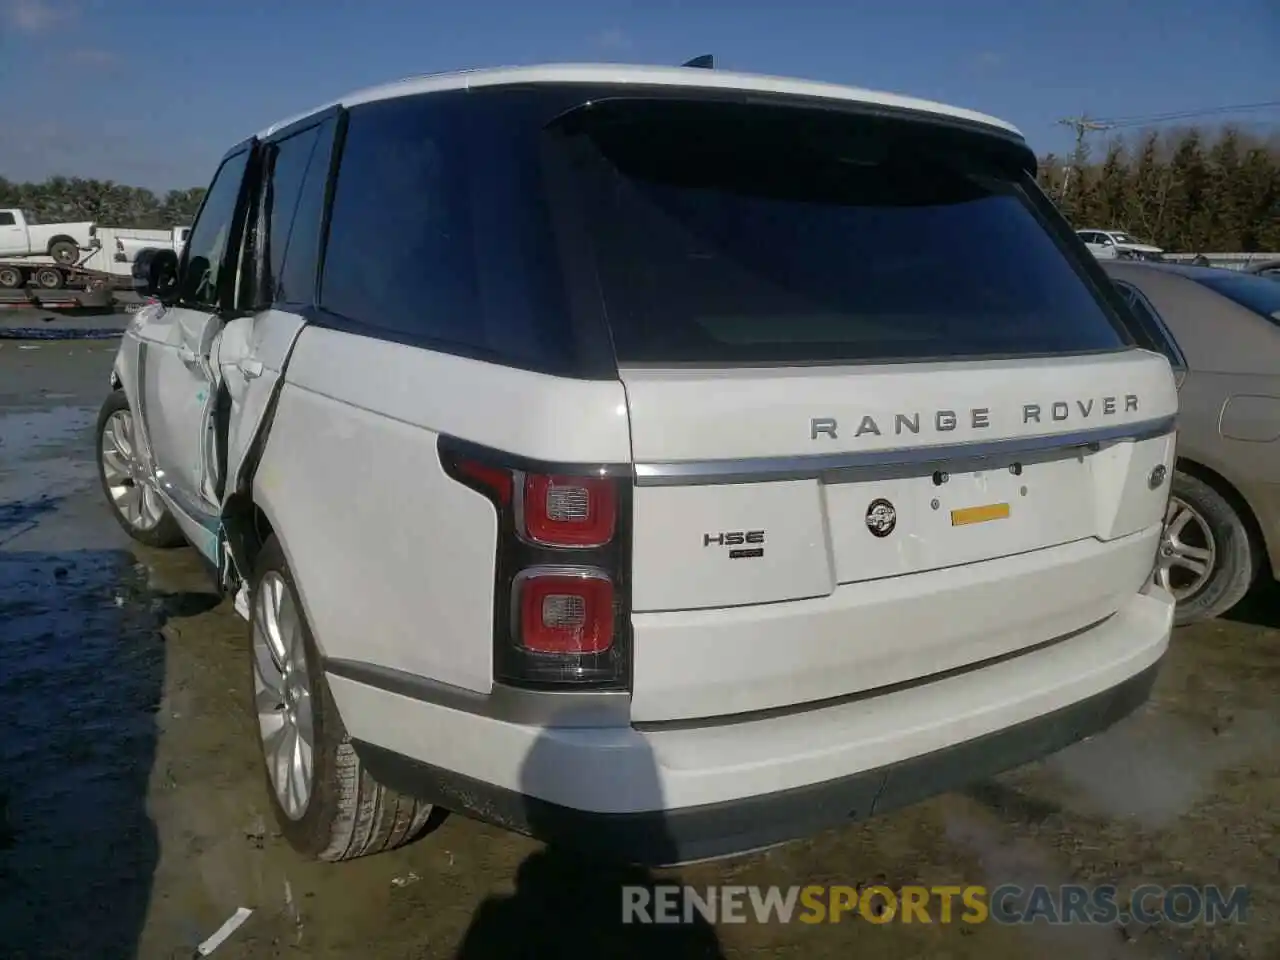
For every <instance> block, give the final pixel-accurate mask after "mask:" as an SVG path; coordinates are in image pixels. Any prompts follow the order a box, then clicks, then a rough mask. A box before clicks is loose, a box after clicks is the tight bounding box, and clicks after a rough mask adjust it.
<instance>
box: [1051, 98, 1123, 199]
mask: <svg viewBox="0 0 1280 960" xmlns="http://www.w3.org/2000/svg"><path fill="white" fill-rule="evenodd" d="M1058 123H1059V124H1061V125H1062V126H1064V127H1071V128H1072V129H1073V130H1075V132H1076V148H1075V151H1074V152H1073V153H1072V154H1071V165H1070V166H1068V167H1067V174H1066V176H1065V177H1064V178H1063V180H1062V198H1063V199H1064V200H1065V199H1066V198H1067V187H1068V186H1070V184H1071V171H1072V170H1073V169H1074V170H1076V171H1077V172H1079V171H1080V170H1081V168H1083V167H1084V161H1085V158H1086V157H1088V155H1089V153H1088V148H1087V146H1086V144H1085V137H1087V136H1088V135H1089V134H1091V133H1098V132H1100V131H1102V130H1110V129H1111V126H1112V125H1111V124H1109V123H1103V122H1102V121H1100V120H1092V119H1090V118H1089V116H1088V115H1087V114H1081V115H1080V116H1078V117H1063V118H1062V119H1061V120H1059V121H1058Z"/></svg>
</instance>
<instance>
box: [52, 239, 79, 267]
mask: <svg viewBox="0 0 1280 960" xmlns="http://www.w3.org/2000/svg"><path fill="white" fill-rule="evenodd" d="M49 256H51V257H53V260H54V262H55V263H60V264H62V265H63V266H64V267H69V266H71V265H73V264H74V263H76V261H78V260H79V259H80V248H79V247H78V246H76V245H75V244H74V243H72V242H71V241H70V240H55V241H54V242H53V243H51V244H49Z"/></svg>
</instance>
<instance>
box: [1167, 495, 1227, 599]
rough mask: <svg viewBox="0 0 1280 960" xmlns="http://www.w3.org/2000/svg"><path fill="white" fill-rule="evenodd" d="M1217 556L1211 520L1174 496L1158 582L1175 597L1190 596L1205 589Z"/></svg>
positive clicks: (1168, 514)
mask: <svg viewBox="0 0 1280 960" xmlns="http://www.w3.org/2000/svg"><path fill="white" fill-rule="evenodd" d="M1217 559H1218V548H1217V544H1216V543H1214V539H1213V532H1212V530H1211V529H1210V527H1209V523H1208V521H1206V520H1205V518H1204V516H1203V515H1202V514H1201V513H1200V512H1199V511H1198V510H1196V509H1195V507H1193V506H1191V504H1189V503H1187V502H1186V501H1185V500H1182V499H1180V498H1178V497H1176V496H1171V497H1170V498H1169V507H1168V510H1167V511H1166V513H1165V520H1164V533H1163V535H1162V536H1161V538H1160V553H1159V556H1158V558H1157V561H1156V582H1157V583H1158V584H1160V586H1162V587H1164V589H1166V590H1168V591H1169V592H1170V593H1171V594H1173V596H1174V599H1176V600H1179V601H1183V600H1187V599H1189V598H1191V597H1193V596H1195V595H1196V594H1197V593H1199V592H1200V591H1201V590H1202V589H1204V585H1205V584H1206V583H1208V582H1209V578H1210V577H1212V576H1213V570H1214V565H1215V563H1216V561H1217Z"/></svg>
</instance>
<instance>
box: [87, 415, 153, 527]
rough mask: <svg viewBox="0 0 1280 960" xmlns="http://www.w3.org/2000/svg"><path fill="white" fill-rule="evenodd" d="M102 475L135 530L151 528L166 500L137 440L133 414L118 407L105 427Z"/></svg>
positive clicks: (118, 507)
mask: <svg viewBox="0 0 1280 960" xmlns="http://www.w3.org/2000/svg"><path fill="white" fill-rule="evenodd" d="M101 456H102V475H103V476H104V477H105V478H106V481H107V490H108V491H109V492H110V494H111V500H112V502H113V503H114V504H115V507H116V509H117V510H118V511H119V512H120V515H121V516H122V517H124V518H125V520H126V521H128V523H129V525H130V526H131V527H133V528H134V529H135V530H152V529H154V528H155V526H156V524H158V523H159V522H160V521H161V520H162V519H163V518H164V503H163V502H161V500H160V494H159V492H158V491H157V490H156V487H155V483H154V482H153V481H152V479H151V477H150V475H149V473H148V472H147V468H146V466H145V464H143V462H142V458H141V457H140V456H139V455H138V450H137V446H136V444H135V443H134V430H133V414H132V413H130V412H129V411H128V410H116V411H115V412H114V413H112V414H111V416H110V417H109V418H108V419H107V423H106V426H105V427H104V428H103V430H102V444H101Z"/></svg>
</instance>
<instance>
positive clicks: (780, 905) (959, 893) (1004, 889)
mask: <svg viewBox="0 0 1280 960" xmlns="http://www.w3.org/2000/svg"><path fill="white" fill-rule="evenodd" d="M1248 905H1249V888H1248V887H1242V886H1241V887H1231V888H1229V889H1228V888H1222V887H1216V886H1210V887H1194V886H1190V885H1180V886H1171V887H1161V886H1156V885H1154V884H1149V885H1144V886H1137V887H1133V888H1131V889H1128V890H1126V891H1124V892H1122V891H1121V890H1120V888H1119V887H1115V886H1105V885H1104V886H1096V887H1095V886H1083V885H1079V884H1066V885H1063V886H1056V887H1053V886H1047V885H1037V886H1032V887H1023V886H1018V885H1016V884H1005V885H1003V886H998V887H984V886H958V885H957V886H931V887H927V886H904V887H900V888H898V889H896V890H894V889H891V888H889V887H886V886H868V887H852V886H818V885H810V886H803V887H801V886H793V887H776V886H775V887H755V886H720V887H702V888H695V887H691V886H682V885H679V884H668V885H656V886H624V887H623V888H622V922H623V923H694V922H697V921H706V922H709V923H752V922H755V923H760V924H766V923H797V922H798V923H809V924H816V923H840V922H841V921H843V920H845V919H854V918H857V919H861V920H866V921H868V922H870V923H969V924H976V923H1002V924H1019V923H1022V924H1025V923H1047V924H1055V925H1056V924H1116V923H1129V922H1130V921H1137V922H1138V923H1143V924H1148V925H1150V924H1157V923H1173V924H1179V925H1186V924H1195V923H1205V924H1213V923H1244V922H1246V914H1247V912H1248Z"/></svg>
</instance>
